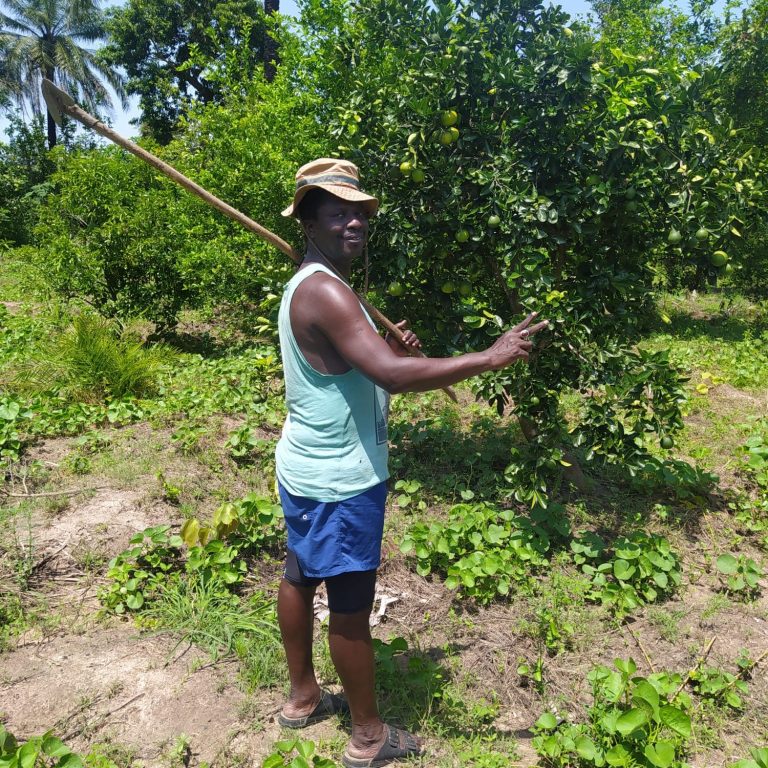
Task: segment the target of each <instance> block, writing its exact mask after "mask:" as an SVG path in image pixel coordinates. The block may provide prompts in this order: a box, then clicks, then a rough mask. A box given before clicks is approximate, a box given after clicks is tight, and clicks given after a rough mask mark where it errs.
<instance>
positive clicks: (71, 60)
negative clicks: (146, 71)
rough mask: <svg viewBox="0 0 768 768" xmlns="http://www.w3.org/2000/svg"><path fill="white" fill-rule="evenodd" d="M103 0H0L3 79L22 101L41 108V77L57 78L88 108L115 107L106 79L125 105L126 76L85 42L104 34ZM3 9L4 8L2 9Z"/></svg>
mask: <svg viewBox="0 0 768 768" xmlns="http://www.w3.org/2000/svg"><path fill="white" fill-rule="evenodd" d="M98 2H99V0H0V9H2V10H0V51H3V54H4V55H3V58H4V62H3V69H4V70H5V78H7V79H8V80H9V81H10V82H11V93H12V95H13V96H15V98H16V100H17V101H18V102H19V103H21V104H30V105H31V107H32V110H33V111H34V112H35V113H41V112H42V111H43V109H44V106H43V105H44V102H43V100H42V96H41V92H40V83H41V80H42V78H43V77H47V78H48V79H49V80H51V81H53V82H55V83H56V84H57V85H58V86H59V87H60V88H62V89H63V90H65V91H67V92H69V93H70V95H71V96H72V97H73V98H75V100H77V101H79V102H81V103H82V104H84V105H85V106H86V108H90V109H94V108H97V107H107V108H111V106H112V100H111V98H110V96H109V92H108V91H107V89H106V87H105V85H104V82H103V81H106V83H108V84H109V85H110V86H111V87H112V89H113V90H114V92H115V93H116V94H117V97H118V98H119V99H120V102H121V104H122V106H123V108H125V107H127V104H128V98H127V95H126V92H125V89H124V88H123V78H122V77H121V75H120V74H119V73H118V72H117V71H116V70H114V69H112V68H110V67H108V66H106V65H104V64H102V63H101V62H100V61H99V59H98V58H97V56H96V53H95V50H94V49H92V48H88V47H84V45H88V44H92V43H96V42H98V41H100V40H103V39H104V38H105V37H106V32H105V29H104V12H103V11H102V10H101V9H100V8H99V5H98ZM3 11H5V12H3ZM55 144H56V123H55V122H54V121H53V118H52V117H51V115H50V113H48V146H49V147H53V146H54V145H55Z"/></svg>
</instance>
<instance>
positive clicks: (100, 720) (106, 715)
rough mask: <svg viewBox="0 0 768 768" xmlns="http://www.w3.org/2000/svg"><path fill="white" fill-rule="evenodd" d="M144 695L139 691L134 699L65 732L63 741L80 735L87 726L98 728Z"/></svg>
mask: <svg viewBox="0 0 768 768" xmlns="http://www.w3.org/2000/svg"><path fill="white" fill-rule="evenodd" d="M143 695H144V694H143V693H137V694H136V695H135V696H134V697H133V698H132V699H128V701H126V702H124V703H123V704H121V705H120V706H119V707H115V708H114V709H110V710H108V711H107V712H104V713H103V714H101V715H99V717H97V718H96V719H95V720H94V721H93V722H87V723H85V724H84V725H83V726H81V727H80V726H79V727H77V728H74V729H73V730H71V731H69V732H68V733H65V734H64V735H63V736H62V737H61V739H62V741H67V740H69V739H72V738H74V737H75V736H79V735H80V734H81V733H82V732H83V731H84V730H86V728H87V729H88V730H92V729H95V728H98V727H99V726H100V725H101V724H102V723H103V722H104V721H105V720H106V719H107V718H109V717H111V716H112V715H114V714H115V713H116V712H119V711H120V710H121V709H125V708H126V707H127V706H128V705H129V704H133V702H134V701H136V699H140V698H141V697H142V696H143Z"/></svg>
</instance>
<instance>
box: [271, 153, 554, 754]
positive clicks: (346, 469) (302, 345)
mask: <svg viewBox="0 0 768 768" xmlns="http://www.w3.org/2000/svg"><path fill="white" fill-rule="evenodd" d="M377 209H378V200H377V199H376V198H375V197H372V196H371V195H368V194H366V193H364V192H363V191H362V190H361V189H360V183H359V179H358V172H357V168H356V166H354V165H353V164H352V163H349V162H347V161H344V160H335V159H329V158H322V159H320V160H315V161H313V162H311V163H308V164H306V165H304V166H302V167H301V168H300V169H299V171H298V172H297V174H296V191H295V194H294V199H293V203H292V204H291V205H290V206H289V207H288V208H287V209H286V210H285V211H283V215H285V216H295V217H296V218H297V219H299V221H300V222H301V225H302V227H303V229H304V233H305V235H306V238H307V251H306V255H305V257H304V260H303V262H302V264H301V266H300V268H299V271H298V272H297V274H296V275H294V277H293V278H292V279H291V280H290V281H289V283H288V285H287V286H286V289H285V293H284V295H283V300H282V304H281V308H280V317H279V330H280V346H281V349H282V355H283V366H284V369H285V385H286V400H287V405H288V418H287V419H286V423H285V426H284V428H283V435H282V437H281V439H280V442H279V443H278V446H277V453H276V459H277V477H278V481H279V490H280V497H281V501H282V504H283V510H284V512H285V519H286V527H287V530H288V557H287V562H286V569H285V576H284V578H283V580H282V582H281V584H280V590H279V593H278V619H279V622H280V631H281V634H282V638H283V644H284V646H285V652H286V658H287V662H288V672H289V678H290V686H291V691H290V696H289V699H288V701H287V702H286V704H285V706H284V707H283V710H282V712H281V714H280V716H279V718H278V720H279V722H280V723H281V724H282V725H283V726H285V727H289V728H301V727H304V726H305V725H309V724H310V723H313V722H317V721H318V720H321V719H324V718H326V717H329V716H331V715H333V714H336V713H338V712H346V711H347V702H348V710H349V712H350V715H351V721H352V732H351V739H350V742H349V745H348V746H347V749H346V752H345V753H344V756H343V758H342V762H343V764H344V765H345V766H347V768H369V767H373V766H381V765H385V764H387V763H389V762H392V761H393V760H397V759H399V758H403V757H408V756H410V755H417V754H420V752H421V743H420V741H419V740H418V739H416V738H415V737H414V736H412V735H411V734H409V733H406V732H405V731H402V730H400V729H397V728H393V727H392V726H388V725H386V724H385V723H384V722H383V721H382V720H381V718H380V717H379V712H378V707H377V704H376V696H375V690H374V658H373V647H372V642H371V634H370V629H369V623H368V620H369V616H370V613H371V609H372V606H373V599H374V594H375V584H376V568H377V567H378V565H379V561H380V553H381V537H382V530H383V524H384V504H385V501H386V494H387V491H386V480H387V478H388V476H389V475H388V471H387V450H388V449H387V435H386V419H387V412H388V405H389V394H390V393H397V392H415V391H425V390H429V389H438V388H441V387H446V386H449V385H451V384H455V383H456V382H458V381H462V380H463V379H467V378H469V377H471V376H476V375H477V374H480V373H483V372H485V371H492V370H499V369H501V368H504V367H506V366H508V365H510V364H511V363H513V362H515V361H516V360H526V359H527V357H528V353H529V351H530V349H531V346H532V345H531V342H530V341H529V338H528V337H529V336H530V335H532V334H534V333H536V332H537V331H538V330H540V329H542V328H543V327H545V326H546V325H547V323H546V321H543V322H540V323H537V324H535V325H531V321H532V319H533V315H531V316H529V317H528V318H527V319H526V320H525V321H524V322H523V323H521V324H520V325H519V326H516V327H515V328H514V329H513V330H511V331H508V332H507V333H505V334H503V335H502V336H501V337H499V339H497V341H496V342H495V343H494V344H493V345H492V346H491V347H489V348H488V349H486V350H484V351H482V352H472V353H469V354H465V355H461V356H458V357H450V358H423V357H422V358H420V357H409V356H408V355H407V352H406V350H405V349H403V347H402V346H401V345H400V344H399V343H398V342H397V341H396V340H395V339H393V338H391V337H389V336H388V337H387V338H386V339H383V338H382V337H381V336H379V334H378V333H377V332H376V329H375V327H374V326H373V323H372V321H371V320H370V318H369V317H368V316H367V314H366V313H365V311H364V310H363V308H362V306H361V305H360V302H359V300H358V298H357V296H356V295H355V293H354V292H353V291H352V290H351V288H350V287H349V285H348V281H349V276H350V271H351V267H352V263H353V262H354V261H355V259H358V258H359V257H360V256H361V255H362V254H363V253H364V249H365V246H366V241H367V238H368V220H369V219H370V218H371V217H372V216H374V215H375V214H376V211H377ZM399 327H400V328H401V329H403V331H404V337H403V341H404V343H405V346H406V347H408V348H410V349H419V348H420V346H421V343H420V342H419V340H418V339H417V338H416V336H415V335H414V334H413V333H412V332H411V331H407V330H405V324H404V323H400V324H399ZM322 581H325V584H326V589H327V592H328V607H329V610H330V619H329V634H328V639H329V646H330V651H331V658H332V659H333V663H334V665H335V667H336V670H337V672H338V674H339V678H340V679H341V683H342V685H343V687H344V693H345V694H346V699H347V702H345V701H344V700H343V699H342V698H340V697H338V696H334V695H332V694H330V693H328V692H327V691H323V690H321V688H320V686H319V685H318V683H317V679H316V677H315V672H314V668H313V665H312V634H313V607H312V603H313V598H314V594H315V589H316V588H317V586H318V585H319V584H320V582H322Z"/></svg>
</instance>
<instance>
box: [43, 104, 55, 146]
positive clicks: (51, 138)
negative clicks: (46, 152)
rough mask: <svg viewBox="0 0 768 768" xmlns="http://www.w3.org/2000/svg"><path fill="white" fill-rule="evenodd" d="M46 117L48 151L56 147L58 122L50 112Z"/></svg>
mask: <svg viewBox="0 0 768 768" xmlns="http://www.w3.org/2000/svg"><path fill="white" fill-rule="evenodd" d="M45 115H46V118H47V120H48V149H53V148H54V147H55V146H56V122H55V120H54V119H53V118H52V117H51V113H50V112H46V113H45Z"/></svg>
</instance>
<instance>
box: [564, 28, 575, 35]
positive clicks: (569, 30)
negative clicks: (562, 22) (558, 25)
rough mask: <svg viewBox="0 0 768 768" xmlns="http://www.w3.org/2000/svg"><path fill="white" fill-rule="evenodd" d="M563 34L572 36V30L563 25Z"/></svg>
mask: <svg viewBox="0 0 768 768" xmlns="http://www.w3.org/2000/svg"><path fill="white" fill-rule="evenodd" d="M563 34H564V35H565V36H566V37H573V30H572V29H571V28H570V27H563Z"/></svg>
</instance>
